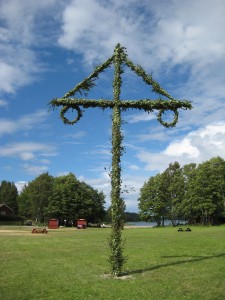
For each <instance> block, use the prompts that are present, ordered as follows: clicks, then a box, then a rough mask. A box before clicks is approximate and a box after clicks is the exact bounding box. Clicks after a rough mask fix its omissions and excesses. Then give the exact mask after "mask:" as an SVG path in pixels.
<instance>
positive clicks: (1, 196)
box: [0, 180, 18, 215]
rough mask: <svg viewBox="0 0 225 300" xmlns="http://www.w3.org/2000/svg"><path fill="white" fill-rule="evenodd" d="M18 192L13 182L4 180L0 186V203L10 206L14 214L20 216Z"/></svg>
mask: <svg viewBox="0 0 225 300" xmlns="http://www.w3.org/2000/svg"><path fill="white" fill-rule="evenodd" d="M17 197H18V190H17V188H16V186H15V184H14V183H13V182H10V181H6V180H2V182H1V184H0V203H4V204H6V205H8V206H9V207H10V208H11V209H12V210H13V214H14V215H17V214H18V201H17V200H18V199H17Z"/></svg>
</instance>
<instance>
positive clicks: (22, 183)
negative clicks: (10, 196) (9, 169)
mask: <svg viewBox="0 0 225 300" xmlns="http://www.w3.org/2000/svg"><path fill="white" fill-rule="evenodd" d="M27 183H28V182H27V181H22V180H21V181H16V182H15V186H16V187H17V190H18V192H19V193H21V192H22V190H23V188H24V187H25V185H27Z"/></svg>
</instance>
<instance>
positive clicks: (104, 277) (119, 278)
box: [101, 274, 134, 280]
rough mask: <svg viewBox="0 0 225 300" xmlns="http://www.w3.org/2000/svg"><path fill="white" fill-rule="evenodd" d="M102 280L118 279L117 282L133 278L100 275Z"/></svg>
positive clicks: (129, 276) (130, 276)
mask: <svg viewBox="0 0 225 300" xmlns="http://www.w3.org/2000/svg"><path fill="white" fill-rule="evenodd" d="M101 277H102V278H103V279H118V280H127V279H133V278H134V277H133V276H132V275H122V276H119V277H112V275H111V274H103V275H101Z"/></svg>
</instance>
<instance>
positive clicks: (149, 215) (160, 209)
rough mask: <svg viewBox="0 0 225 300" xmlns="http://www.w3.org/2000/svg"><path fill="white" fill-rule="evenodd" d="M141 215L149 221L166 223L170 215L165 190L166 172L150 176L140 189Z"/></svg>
mask: <svg viewBox="0 0 225 300" xmlns="http://www.w3.org/2000/svg"><path fill="white" fill-rule="evenodd" d="M138 202H139V204H138V207H139V210H140V217H141V219H142V220H144V221H147V222H157V225H158V226H160V225H164V220H165V218H166V217H167V215H168V204H169V203H168V197H167V192H166V190H165V174H157V175H155V176H152V177H150V179H149V180H148V181H147V182H146V183H144V185H143V187H142V188H141V190H140V198H139V199H138Z"/></svg>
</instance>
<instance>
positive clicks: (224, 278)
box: [0, 226, 225, 300]
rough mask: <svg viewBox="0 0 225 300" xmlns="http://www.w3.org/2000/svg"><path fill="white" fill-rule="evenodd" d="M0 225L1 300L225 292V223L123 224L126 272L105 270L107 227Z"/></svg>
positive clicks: (221, 295) (220, 295)
mask: <svg viewBox="0 0 225 300" xmlns="http://www.w3.org/2000/svg"><path fill="white" fill-rule="evenodd" d="M31 230H32V228H31V227H21V228H20V227H4V226H0V257H1V261H0V299H1V300H12V299H13V300H20V299H22V300H28V299H29V300H33V299H36V300H41V299H49V300H50V299H52V300H53V299H54V300H55V299H60V300H64V299H66V300H70V299H71V300H78V299H79V300H86V299H95V300H101V299H102V300H103V299H104V300H108V299H115V300H119V299H121V300H126V299H129V300H136V299H138V300H143V299H146V300H151V299H153V300H161V299H166V300H169V299H178V300H180V299H194V300H197V299H204V300H207V299H209V300H213V299H215V300H220V299H221V300H224V299H225V226H219V227H192V232H177V228H171V227H168V228H125V229H124V231H123V237H124V238H125V239H126V244H125V255H127V257H128V261H127V263H126V265H125V270H124V271H125V274H124V275H126V276H124V277H122V279H112V278H110V277H109V276H108V270H109V265H108V262H107V259H108V243H107V237H108V236H109V233H110V229H108V228H104V229H103V228H102V229H99V228H92V229H89V228H88V229H85V230H77V229H75V228H60V229H55V230H49V232H48V234H32V233H31Z"/></svg>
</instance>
